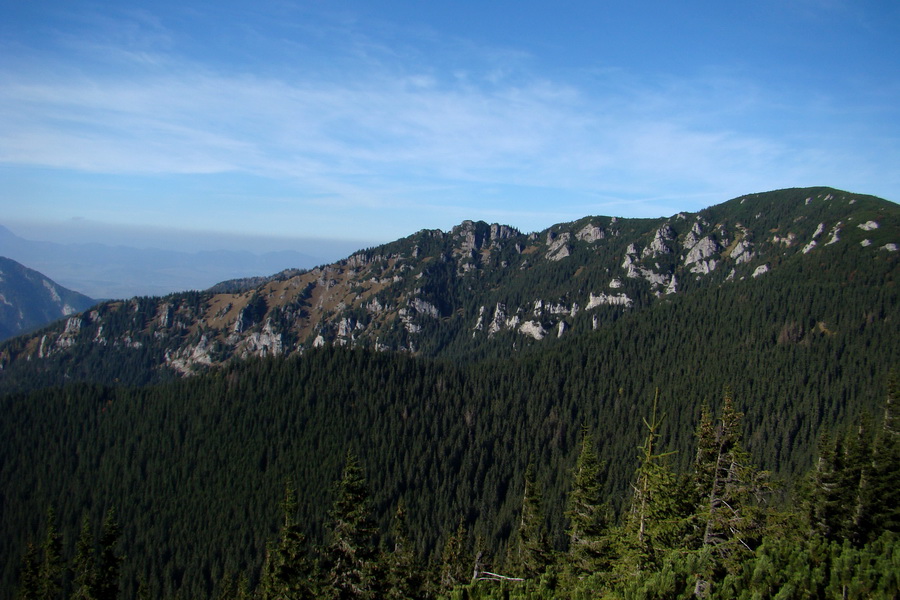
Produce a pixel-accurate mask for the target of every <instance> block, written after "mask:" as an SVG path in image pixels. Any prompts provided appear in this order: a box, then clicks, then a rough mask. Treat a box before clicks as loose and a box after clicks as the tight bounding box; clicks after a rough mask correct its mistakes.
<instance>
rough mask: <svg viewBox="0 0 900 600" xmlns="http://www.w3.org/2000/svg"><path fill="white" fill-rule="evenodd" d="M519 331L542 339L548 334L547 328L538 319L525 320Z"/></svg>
mask: <svg viewBox="0 0 900 600" xmlns="http://www.w3.org/2000/svg"><path fill="white" fill-rule="evenodd" d="M519 333H521V334H523V335H528V336H531V337H533V338H534V339H536V340H542V339H544V337H545V336H546V335H547V330H545V329H544V328H543V327H542V326H541V324H540V323H538V322H537V321H525V322H524V323H522V325H521V326H520V327H519Z"/></svg>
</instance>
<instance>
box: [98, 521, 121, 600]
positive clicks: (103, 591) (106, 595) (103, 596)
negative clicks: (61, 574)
mask: <svg viewBox="0 0 900 600" xmlns="http://www.w3.org/2000/svg"><path fill="white" fill-rule="evenodd" d="M121 535H122V529H121V528H120V527H119V523H118V522H117V521H116V514H115V511H114V510H113V509H109V510H108V511H107V512H106V516H105V517H104V519H103V528H102V529H101V531H100V540H99V542H100V551H99V552H98V553H97V578H96V585H95V590H96V597H97V600H115V599H116V597H117V596H118V595H119V568H120V566H121V564H122V556H121V555H120V554H119V553H118V552H117V551H116V546H117V545H118V543H119V538H120V537H121Z"/></svg>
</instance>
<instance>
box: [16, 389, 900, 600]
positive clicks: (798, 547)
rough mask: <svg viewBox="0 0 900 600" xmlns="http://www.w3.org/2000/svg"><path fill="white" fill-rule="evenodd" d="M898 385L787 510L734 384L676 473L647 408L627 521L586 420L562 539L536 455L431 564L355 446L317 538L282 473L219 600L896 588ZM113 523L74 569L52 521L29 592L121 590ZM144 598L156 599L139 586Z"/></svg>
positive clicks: (222, 582)
mask: <svg viewBox="0 0 900 600" xmlns="http://www.w3.org/2000/svg"><path fill="white" fill-rule="evenodd" d="M890 390H891V391H890V393H889V395H888V398H887V401H886V402H885V407H884V415H883V418H882V419H881V422H880V423H879V424H877V426H873V424H872V423H871V422H870V421H867V420H866V419H862V420H860V422H859V424H858V426H857V427H854V428H853V429H850V430H848V431H846V432H844V433H842V434H840V435H832V436H823V439H822V443H821V446H820V455H819V457H818V459H817V461H816V463H815V466H814V467H813V468H812V469H811V470H810V472H809V473H808V475H807V476H806V477H805V479H804V481H803V485H802V486H800V487H799V488H798V490H797V491H796V492H795V493H793V494H791V496H790V497H789V498H788V501H787V502H777V501H773V492H774V491H775V489H774V487H775V486H774V485H773V482H772V481H771V480H770V477H769V474H768V473H767V472H765V471H762V470H760V469H759V468H758V467H757V466H756V465H754V463H753V461H752V460H751V459H750V457H749V455H748V453H747V452H746V450H745V449H744V447H743V444H742V439H741V438H742V435H741V418H742V415H741V413H739V412H738V411H737V410H736V408H735V406H734V402H733V400H732V398H731V395H730V392H728V393H726V395H725V398H724V401H723V403H722V406H721V408H720V410H719V411H718V416H717V417H713V414H712V411H710V410H709V409H708V408H705V409H704V410H703V412H702V414H701V417H700V421H699V424H698V425H697V427H696V431H695V436H694V437H695V439H696V444H695V447H696V450H695V452H694V454H693V457H692V461H691V467H690V468H689V469H687V470H685V471H682V472H678V471H676V470H675V469H673V468H672V465H671V460H670V458H671V456H672V452H671V451H667V450H666V449H664V448H662V447H661V446H660V443H659V429H660V426H661V424H662V423H663V421H664V418H665V415H660V414H658V411H657V402H656V401H654V403H653V408H652V410H651V413H650V414H649V415H648V417H647V418H646V419H644V420H643V423H644V429H645V432H644V439H643V443H642V444H641V446H640V447H639V449H638V453H637V458H638V466H637V468H636V470H635V472H634V474H633V476H632V477H631V479H630V486H629V487H630V490H631V491H630V494H629V496H628V498H627V499H626V501H625V502H624V507H625V509H624V510H623V511H622V513H621V514H620V515H619V517H618V518H617V517H616V516H615V514H614V511H613V510H612V508H611V505H610V503H609V502H608V498H607V496H606V495H605V494H604V493H603V485H602V479H603V468H602V464H601V462H600V460H599V459H598V456H597V453H596V451H595V449H594V444H593V441H592V437H591V436H590V435H589V432H588V430H587V428H585V429H584V430H583V431H582V432H581V435H580V443H579V448H578V458H577V461H576V463H575V465H574V466H573V468H572V469H571V471H570V472H569V474H568V477H569V479H570V482H571V485H570V489H569V492H568V495H567V499H566V502H565V539H564V540H563V543H562V544H555V543H554V541H553V539H552V536H551V535H550V533H549V527H548V519H547V517H546V512H545V506H546V505H545V502H546V500H545V497H544V495H543V493H542V491H541V485H540V483H539V482H538V481H537V480H536V477H535V469H534V464H533V463H532V464H529V465H528V467H527V469H526V471H525V474H524V479H523V485H522V487H521V488H520V489H519V490H518V497H519V499H520V500H519V502H518V511H517V518H516V520H515V522H514V526H513V528H512V529H511V531H510V535H509V537H508V539H506V540H503V543H501V544H500V545H499V546H496V547H498V548H499V550H497V551H494V552H491V551H490V550H489V549H488V548H489V545H488V544H487V541H486V540H484V539H483V538H480V537H479V536H478V535H473V532H472V531H471V530H470V529H469V527H468V525H467V520H466V518H465V516H464V515H461V516H460V519H459V520H458V524H456V525H455V524H453V523H446V524H445V526H444V528H443V531H444V532H445V534H444V535H443V544H442V550H441V552H440V553H439V554H436V555H435V556H434V557H432V558H431V559H429V558H428V557H426V556H423V555H422V554H421V553H420V552H418V551H417V548H416V544H415V543H414V542H413V541H412V538H411V534H410V530H409V527H408V522H407V516H408V515H407V509H406V506H405V504H404V502H403V501H402V500H401V501H400V502H399V503H398V504H397V506H396V510H395V512H394V514H393V517H392V519H391V523H390V526H389V528H388V529H386V530H379V527H378V525H377V523H376V520H375V518H374V507H373V504H372V497H371V495H370V493H369V488H368V485H367V483H366V479H365V477H364V474H363V470H362V468H361V466H360V465H359V462H358V460H357V458H356V457H355V455H354V454H353V453H352V452H350V451H348V452H347V453H346V455H345V456H346V458H345V461H344V465H343V470H342V473H341V476H340V478H339V479H338V480H337V483H336V484H335V486H334V500H333V502H332V504H331V509H330V510H329V512H328V519H327V525H326V528H325V531H324V535H323V536H322V537H321V538H319V539H317V538H316V536H315V535H311V533H312V532H311V531H310V530H309V528H308V527H306V526H305V524H304V521H303V519H302V518H301V516H300V512H299V511H298V506H299V501H298V495H297V494H298V490H297V489H296V488H295V487H294V485H293V483H292V482H288V483H287V485H286V486H285V492H284V495H283V501H282V503H281V520H280V527H279V530H278V532H277V534H276V535H275V536H273V538H272V539H271V540H270V541H269V542H268V543H267V544H266V549H265V558H264V562H263V565H262V567H261V569H259V571H258V572H255V571H242V572H232V573H228V574H225V575H224V576H223V577H221V578H220V579H219V580H217V581H216V582H215V592H214V596H213V597H214V598H216V599H217V600H229V599H246V600H250V599H259V600H275V599H280V600H292V599H306V598H310V599H311V598H335V599H345V598H347V599H349V598H361V599H363V598H371V599H375V598H454V599H456V598H473V599H474V598H498V599H500V598H503V599H509V598H522V599H525V598H528V599H536V598H596V597H613V598H710V599H712V598H780V599H789V598H798V599H799V598H835V597H841V598H895V597H896V596H897V595H898V594H900V571H898V569H897V561H898V559H900V504H898V502H897V500H898V490H900V428H898V425H900V423H898V421H897V415H896V406H895V403H896V401H897V398H898V394H897V392H898V391H900V390H898V386H897V384H896V381H895V382H894V383H893V384H892V385H891V387H890ZM109 522H110V518H109V517H108V518H107V520H106V522H105V523H104V528H103V534H102V536H101V539H100V549H99V550H98V557H99V559H98V560H97V562H96V564H97V567H96V568H95V567H94V566H93V565H94V564H95V563H94V562H93V556H94V555H93V553H92V552H93V551H92V549H91V546H90V542H91V538H90V534H89V521H88V520H87V519H85V520H84V522H83V526H82V533H81V536H80V538H79V542H78V545H77V550H76V554H75V557H74V558H73V561H72V565H73V566H72V569H71V573H70V574H69V575H68V576H66V571H65V570H63V569H62V568H60V567H59V565H60V545H59V536H58V534H57V533H56V532H55V530H54V529H53V527H54V525H53V520H52V514H51V515H50V516H49V517H48V523H49V525H48V527H49V530H48V532H47V534H46V535H45V540H46V541H45V542H44V546H43V548H44V556H43V561H41V559H40V557H39V556H38V555H37V553H36V551H35V550H34V548H32V547H30V549H29V551H28V553H27V554H26V557H25V560H24V562H23V567H22V570H21V576H20V583H19V591H20V594H19V597H21V598H60V597H66V598H110V599H111V598H115V597H116V591H117V588H112V587H110V585H109V582H110V577H115V576H117V574H118V561H119V560H120V559H119V557H118V556H117V555H116V554H115V552H114V544H115V541H116V540H117V539H118V529H117V527H116V526H115V525H114V524H113V525H110V524H109ZM311 540H312V541H311ZM126 551H127V550H126ZM186 576H187V577H190V574H188V575H186ZM85 582H87V583H85ZM101 584H102V585H101ZM103 585H105V586H106V587H103ZM101 589H102V590H105V591H102V592H101V591H97V593H96V594H95V593H94V590H101ZM67 594H68V595H67ZM138 597H149V595H148V591H147V588H146V587H141V588H140V589H139V592H138Z"/></svg>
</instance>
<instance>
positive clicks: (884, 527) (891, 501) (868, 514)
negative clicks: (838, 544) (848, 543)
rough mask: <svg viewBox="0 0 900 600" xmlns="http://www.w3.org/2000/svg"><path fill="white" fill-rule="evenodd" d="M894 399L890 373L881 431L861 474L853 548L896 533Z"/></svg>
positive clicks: (899, 465)
mask: <svg viewBox="0 0 900 600" xmlns="http://www.w3.org/2000/svg"><path fill="white" fill-rule="evenodd" d="M898 395H900V384H898V381H897V375H896V373H892V376H891V381H890V383H889V385H888V396H887V400H886V401H885V406H884V417H883V420H882V423H881V427H880V428H879V429H878V432H877V433H876V434H875V439H874V440H873V442H872V444H871V455H870V458H869V460H868V461H867V463H866V465H865V468H864V469H863V471H862V477H861V482H860V492H859V506H858V508H857V515H856V519H855V531H854V533H855V539H854V540H853V541H854V542H856V543H857V545H862V544H865V543H868V542H871V541H873V540H875V539H876V538H877V537H878V536H879V535H881V534H882V533H883V532H885V531H890V532H894V533H897V532H900V502H898V500H897V496H898V490H900V420H898V417H897V415H896V406H895V402H896V401H897V398H898Z"/></svg>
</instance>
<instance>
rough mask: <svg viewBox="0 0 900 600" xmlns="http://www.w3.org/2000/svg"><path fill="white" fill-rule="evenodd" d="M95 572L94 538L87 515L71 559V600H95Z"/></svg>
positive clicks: (82, 523) (83, 519) (82, 522)
mask: <svg viewBox="0 0 900 600" xmlns="http://www.w3.org/2000/svg"><path fill="white" fill-rule="evenodd" d="M96 582H97V570H96V562H95V557H94V536H93V534H92V533H91V520H90V517H88V515H87V514H85V515H84V517H83V518H82V520H81V534H80V535H79V536H78V542H77V543H76V544H75V557H74V558H73V559H72V585H73V588H74V589H73V590H72V595H71V598H72V600H97V594H96Z"/></svg>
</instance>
